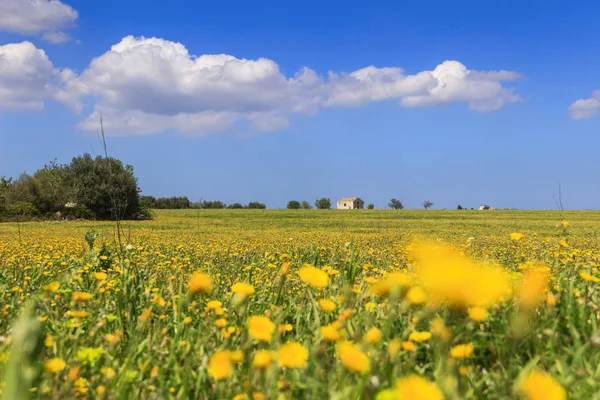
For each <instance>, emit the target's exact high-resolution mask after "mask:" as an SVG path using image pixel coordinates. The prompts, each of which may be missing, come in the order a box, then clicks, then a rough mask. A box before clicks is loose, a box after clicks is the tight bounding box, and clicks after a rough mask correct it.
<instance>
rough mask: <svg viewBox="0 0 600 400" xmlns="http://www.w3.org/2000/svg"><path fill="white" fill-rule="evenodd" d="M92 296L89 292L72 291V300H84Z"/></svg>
mask: <svg viewBox="0 0 600 400" xmlns="http://www.w3.org/2000/svg"><path fill="white" fill-rule="evenodd" d="M91 298H92V294H91V293H86V292H73V301H86V300H89V299H91Z"/></svg>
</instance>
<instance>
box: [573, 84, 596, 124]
mask: <svg viewBox="0 0 600 400" xmlns="http://www.w3.org/2000/svg"><path fill="white" fill-rule="evenodd" d="M569 113H570V114H571V118H573V119H587V118H592V117H595V116H596V115H598V113H600V90H594V91H593V92H592V97H590V98H589V99H579V100H577V101H576V102H574V103H573V104H571V105H570V106H569Z"/></svg>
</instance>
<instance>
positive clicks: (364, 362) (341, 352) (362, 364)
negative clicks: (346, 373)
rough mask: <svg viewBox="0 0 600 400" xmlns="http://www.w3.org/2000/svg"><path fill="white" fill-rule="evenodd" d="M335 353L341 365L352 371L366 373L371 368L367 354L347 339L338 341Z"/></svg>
mask: <svg viewBox="0 0 600 400" xmlns="http://www.w3.org/2000/svg"><path fill="white" fill-rule="evenodd" d="M336 354H337V356H338V358H339V359H340V362H341V363H342V365H343V366H344V367H346V368H347V369H348V370H350V371H352V372H359V373H367V372H369V371H370V369H371V360H369V356H367V354H366V353H364V352H363V351H362V350H361V349H360V348H359V347H358V346H357V345H355V344H353V343H351V342H349V341H344V342H341V343H339V344H338V345H337V347H336Z"/></svg>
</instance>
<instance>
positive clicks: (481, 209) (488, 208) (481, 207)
mask: <svg viewBox="0 0 600 400" xmlns="http://www.w3.org/2000/svg"><path fill="white" fill-rule="evenodd" d="M495 209H496V207H490V206H479V211H484V210H495Z"/></svg>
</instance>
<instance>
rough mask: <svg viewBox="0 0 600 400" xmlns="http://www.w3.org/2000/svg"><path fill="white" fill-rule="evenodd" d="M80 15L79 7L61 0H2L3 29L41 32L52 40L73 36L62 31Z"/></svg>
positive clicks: (59, 40)
mask: <svg viewBox="0 0 600 400" xmlns="http://www.w3.org/2000/svg"><path fill="white" fill-rule="evenodd" d="M78 17H79V15H78V13H77V11H76V10H74V9H73V8H72V7H71V6H69V5H67V4H64V3H62V2H60V1H59V0H1V1H0V30H3V31H8V32H14V33H21V34H25V35H38V34H40V33H42V32H43V36H42V39H44V40H48V41H49V42H51V43H64V42H65V41H68V40H69V39H70V36H68V35H67V34H65V33H64V32H62V30H63V29H67V28H71V27H73V26H74V25H75V21H76V20H77V18H78Z"/></svg>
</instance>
